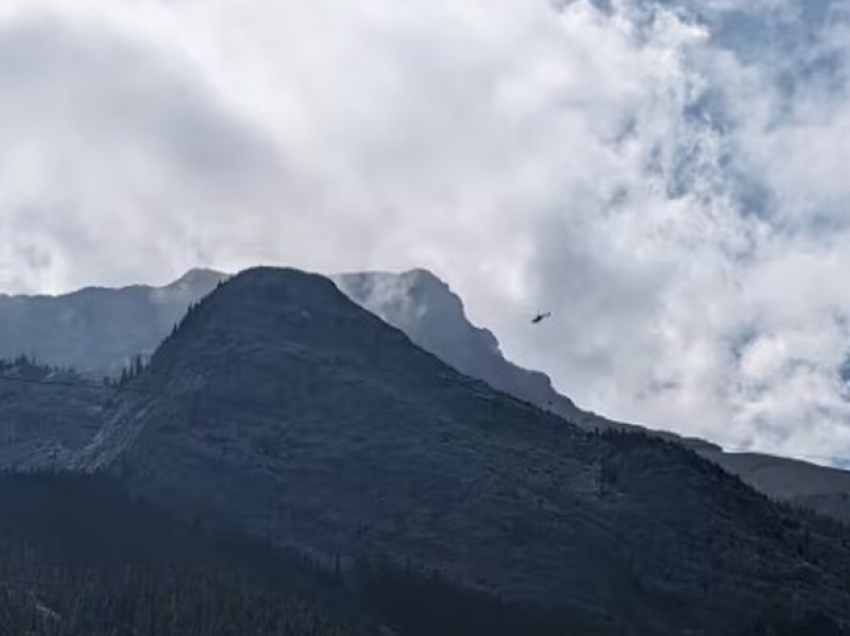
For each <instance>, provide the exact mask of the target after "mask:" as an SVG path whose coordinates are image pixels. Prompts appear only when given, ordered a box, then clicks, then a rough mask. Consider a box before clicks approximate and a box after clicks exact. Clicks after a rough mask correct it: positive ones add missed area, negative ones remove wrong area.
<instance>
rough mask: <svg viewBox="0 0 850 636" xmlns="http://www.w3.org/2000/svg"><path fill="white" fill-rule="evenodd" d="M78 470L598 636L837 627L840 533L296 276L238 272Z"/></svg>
mask: <svg viewBox="0 0 850 636" xmlns="http://www.w3.org/2000/svg"><path fill="white" fill-rule="evenodd" d="M77 467H78V468H86V469H88V470H109V471H113V472H114V473H115V474H117V475H121V476H122V479H124V480H125V481H126V483H127V484H129V486H130V487H131V488H132V489H133V490H134V491H135V492H138V493H141V494H143V495H144V496H145V497H147V498H150V499H151V500H152V501H155V502H157V503H159V504H160V505H164V506H166V507H167V508H168V509H170V510H172V511H176V512H179V513H180V514H182V515H184V516H187V517H191V518H194V519H197V520H201V521H202V522H203V523H207V524H212V525H225V526H226V525H230V526H234V527H236V528H237V529H239V530H241V531H246V532H249V533H251V534H252V535H254V536H257V537H262V538H263V539H268V540H271V541H272V542H274V543H275V544H277V545H285V546H290V547H294V548H297V549H299V550H303V551H306V552H308V553H311V554H314V555H316V556H317V557H318V558H320V559H326V560H327V561H328V562H332V561H334V560H336V559H340V560H341V561H342V562H350V561H351V560H354V559H362V558H377V557H385V558H388V559H390V560H391V561H394V562H397V563H406V564H409V565H410V566H411V567H414V568H436V569H438V570H439V571H441V572H442V573H443V574H444V575H445V576H447V577H448V579H449V580H450V581H453V582H455V583H458V584H462V585H463V586H465V587H468V588H474V589H480V590H485V591H488V592H490V593H494V594H499V595H501V596H502V597H503V598H506V599H510V600H515V601H526V602H534V603H537V604H544V605H547V606H553V607H555V606H556V607H559V608H562V610H564V611H568V612H569V613H570V615H572V616H575V617H580V618H581V620H583V621H587V622H588V624H594V625H595V626H596V628H598V629H602V628H611V629H622V630H626V629H630V630H632V632H631V633H641V634H648V633H685V632H686V631H688V630H690V633H724V634H725V633H732V632H734V630H736V629H740V628H743V627H746V626H748V625H750V624H752V623H753V622H755V621H757V620H760V619H762V618H763V617H766V616H770V615H771V613H772V612H774V611H775V608H777V607H782V608H786V609H788V608H791V611H793V612H800V613H802V612H809V611H811V612H821V613H823V614H825V615H827V616H830V617H832V618H833V619H835V620H839V621H843V620H847V619H850V552H848V549H847V541H848V535H847V532H846V530H845V529H844V528H843V527H842V526H838V525H831V524H829V523H826V522H822V521H819V520H817V519H808V518H803V517H801V516H800V515H799V514H797V513H794V512H792V511H791V510H789V509H786V508H783V507H781V506H778V505H776V504H773V503H771V502H770V501H769V500H768V499H766V498H765V497H763V496H761V495H759V494H757V493H756V492H755V491H753V490H751V489H750V488H748V487H747V486H745V485H744V484H742V483H741V482H740V481H738V480H737V479H735V478H733V477H730V476H729V475H728V474H726V473H725V472H723V471H722V470H720V469H718V468H717V467H716V466H715V465H713V464H711V463H710V462H707V461H705V460H703V459H702V458H700V457H699V456H697V455H696V454H695V453H693V452H691V451H689V450H687V449H685V448H683V447H681V446H680V445H678V444H673V443H669V442H666V441H664V440H660V439H655V438H652V437H651V436H647V435H643V434H622V433H607V434H597V433H588V432H585V431H582V430H581V429H579V428H578V427H575V426H573V425H571V424H569V423H567V422H566V421H565V420H563V419H562V418H559V417H556V416H554V415H552V414H548V413H546V412H544V411H542V410H540V409H537V408H536V407H534V406H532V405H531V404H529V403H527V402H523V401H519V400H517V399H515V398H512V397H509V396H507V395H506V394H504V393H500V392H498V391H496V390H494V389H493V388H491V387H490V386H489V385H487V384H486V383H484V382H482V381H479V380H474V379H470V378H468V377H466V376H464V375H461V374H460V373H459V372H458V371H456V370H455V369H452V368H451V367H449V366H447V365H445V364H444V363H442V362H441V361H440V360H439V359H438V358H436V357H435V356H433V355H431V354H429V353H426V352H425V351H423V350H422V349H420V348H418V347H416V346H415V345H414V344H413V342H412V341H411V340H410V339H409V338H408V337H407V336H406V335H404V334H403V333H402V332H401V331H398V330H396V329H394V328H392V327H390V326H388V325H387V324H386V323H385V322H383V321H381V320H380V319H378V318H377V317H375V316H374V315H373V314H371V313H369V312H367V311H365V310H363V309H361V308H360V307H358V306H357V305H355V304H354V303H352V302H351V301H349V300H348V299H347V298H346V297H345V296H344V295H343V294H341V293H340V292H339V291H338V289H337V288H336V287H335V286H334V285H333V284H332V283H331V282H330V281H328V280H327V279H325V278H322V277H319V276H315V275H309V274H304V273H301V272H298V271H295V270H276V269H269V268H262V269H256V270H250V271H247V272H245V273H243V274H240V275H238V276H236V277H235V278H233V279H231V280H229V281H228V282H227V283H225V284H224V285H223V286H222V287H221V288H220V289H218V290H217V291H215V292H214V293H213V294H211V295H210V296H209V297H208V298H206V299H205V300H204V301H203V302H202V303H201V304H200V305H199V306H198V307H196V308H194V309H193V310H192V311H191V312H190V313H189V314H188V316H187V317H186V319H185V320H184V321H183V324H182V326H181V327H180V329H179V330H177V331H176V332H175V333H174V334H173V335H172V336H171V337H170V338H168V339H167V341H166V342H165V343H164V344H163V346H162V347H161V348H160V349H159V350H158V351H157V353H156V354H155V355H154V357H153V359H152V361H151V364H150V366H149V367H148V368H147V369H146V370H145V371H144V372H143V373H142V374H141V376H140V377H138V378H136V379H135V380H134V381H133V382H132V383H130V385H129V386H127V387H126V388H125V389H124V390H123V391H122V392H121V393H120V395H119V396H118V398H117V399H116V400H115V403H114V404H113V405H112V406H111V408H110V409H109V411H108V413H107V424H106V426H105V428H104V430H103V431H102V432H101V433H99V434H98V436H97V438H96V439H95V440H94V442H93V443H92V444H91V445H90V446H89V447H88V448H87V449H86V450H85V452H83V453H82V454H81V455H80V456H79V458H78V460H77Z"/></svg>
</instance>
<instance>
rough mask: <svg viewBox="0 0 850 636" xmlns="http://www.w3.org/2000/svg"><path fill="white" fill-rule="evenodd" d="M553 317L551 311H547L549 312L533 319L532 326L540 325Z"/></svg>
mask: <svg viewBox="0 0 850 636" xmlns="http://www.w3.org/2000/svg"><path fill="white" fill-rule="evenodd" d="M551 317H552V312H551V311H547V312H545V313H542V314H537V315H536V316H535V317H534V318H532V319H531V324H533V325H539V324H540V323H541V322H543V321H544V320H546V319H547V318H551Z"/></svg>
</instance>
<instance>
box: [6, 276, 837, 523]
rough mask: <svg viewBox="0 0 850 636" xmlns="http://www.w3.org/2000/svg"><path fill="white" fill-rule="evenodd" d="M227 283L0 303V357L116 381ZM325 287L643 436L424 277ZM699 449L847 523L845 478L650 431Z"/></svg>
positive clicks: (432, 342) (421, 338) (463, 367)
mask: <svg viewBox="0 0 850 636" xmlns="http://www.w3.org/2000/svg"><path fill="white" fill-rule="evenodd" d="M227 278H228V275H227V274H225V273H222V272H217V271H214V270H204V269H199V270H192V271H190V272H188V273H187V274H186V275H184V276H182V277H181V278H180V279H178V280H176V281H175V282H173V283H171V284H169V285H167V286H165V287H160V288H156V287H150V286H143V285H137V286H131V287H126V288H123V289H104V288H88V289H84V290H81V291H79V292H75V293H73V294H68V295H64V296H56V297H48V296H29V297H28V296H2V295H0V358H12V357H15V356H17V355H19V354H22V353H24V354H29V355H33V356H34V357H36V358H37V359H38V360H39V361H42V362H45V363H49V364H53V365H60V366H62V365H64V366H74V367H77V368H79V369H82V370H84V371H87V372H89V373H92V374H95V375H101V374H109V375H112V376H117V375H118V373H120V371H121V369H123V368H124V367H126V366H127V364H128V363H129V362H130V361H131V360H132V358H133V357H134V356H136V355H139V354H142V355H145V356H149V355H150V354H152V353H153V351H155V350H156V348H157V347H158V346H159V344H160V343H161V342H162V340H163V339H164V338H165V337H166V336H167V335H168V333H170V331H171V330H172V329H173V327H174V325H175V324H176V323H177V322H178V321H179V320H180V319H181V318H182V317H183V315H184V314H185V313H186V310H187V309H188V308H189V306H190V305H192V304H193V303H196V302H198V301H199V300H200V299H201V298H203V297H204V296H206V295H207V294H208V293H210V292H211V291H213V290H214V289H215V288H216V286H217V285H219V284H220V283H221V282H222V281H224V280H226V279H227ZM332 280H333V281H334V282H335V283H336V284H337V286H338V287H339V288H340V289H341V290H342V291H343V292H344V293H345V294H346V295H347V296H348V297H349V298H351V299H352V300H353V301H355V302H356V303H358V304H359V305H361V306H363V307H365V308H366V309H368V310H369V311H371V312H372V313H374V314H376V315H377V316H379V317H380V318H381V319H383V320H384V321H386V322H387V323H389V324H391V325H393V326H394V327H396V328H398V329H401V330H402V331H403V332H404V333H406V334H407V335H408V337H410V338H411V340H413V342H414V343H416V344H417V345H419V346H420V347H422V348H423V349H425V350H426V351H429V352H431V353H433V354H434V355H436V356H437V357H439V358H440V359H442V360H443V361H444V362H446V363H448V364H449V365H451V366H453V367H454V368H455V369H457V370H459V371H460V372H461V373H463V374H465V375H468V376H470V377H475V378H479V379H481V380H484V381H485V382H487V383H488V384H489V385H490V386H492V387H494V388H496V389H498V390H500V391H504V392H505V393H508V394H510V395H513V396H514V397H517V398H519V399H521V400H525V401H527V402H530V403H532V404H535V405H536V406H538V407H539V408H542V409H545V410H547V411H551V412H553V413H555V414H557V415H560V416H561V417H564V418H565V419H567V420H569V421H570V422H573V423H574V424H576V425H578V426H580V427H582V428H585V429H591V430H644V429H642V427H636V426H634V425H631V424H626V423H621V422H613V421H611V420H608V419H606V418H604V417H601V416H598V415H595V414H592V413H588V412H586V411H583V410H582V409H580V408H578V407H577V406H576V405H575V404H574V403H573V402H572V400H570V399H569V398H567V397H565V396H563V395H561V394H560V393H558V392H557V391H555V389H554V387H553V386H552V383H551V380H550V379H549V378H548V377H547V376H546V375H545V374H543V373H539V372H534V371H529V370H526V369H523V368H521V367H518V366H516V365H514V364H512V363H511V362H510V361H508V360H507V359H505V357H504V355H503V354H502V352H501V350H500V348H499V343H498V341H497V339H496V337H495V336H494V335H493V334H492V333H491V332H490V331H488V330H486V329H481V328H478V327H476V326H474V325H473V324H471V322H470V321H469V319H468V318H467V316H466V313H465V310H464V307H463V302H462V300H461V299H460V298H459V297H458V296H457V295H456V294H454V293H453V292H452V290H451V289H450V287H449V286H448V285H447V284H446V283H445V282H444V281H442V280H440V279H439V278H437V277H436V276H434V275H433V274H432V273H430V272H428V271H426V270H422V269H417V270H412V271H409V272H403V273H400V274H395V273H388V272H364V273H352V274H340V275H337V276H333V277H332ZM654 434H657V435H662V436H664V437H665V438H667V439H672V440H677V441H680V442H682V443H684V444H686V445H687V446H688V447H690V448H692V449H694V450H697V451H698V452H700V453H701V454H703V455H704V456H705V457H707V458H709V459H711V460H712V461H714V462H716V463H718V464H720V465H721V466H723V467H724V468H725V469H727V470H729V471H730V472H732V473H734V474H736V475H739V476H741V477H742V478H743V479H744V480H745V481H746V482H747V483H749V484H750V485H752V486H754V487H755V488H757V489H758V490H760V491H761V492H764V493H765V494H767V495H769V496H771V497H774V498H778V499H782V500H786V501H791V502H794V503H797V504H799V505H803V506H805V507H807V508H812V509H815V510H818V511H820V512H823V513H826V514H829V515H831V516H835V517H838V518H841V519H846V520H850V472H847V471H843V470H837V469H830V468H824V467H820V466H814V465H811V464H808V463H805V462H800V461H795V460H790V459H785V458H777V457H769V456H763V455H755V454H727V453H724V452H723V451H722V449H720V448H719V447H718V446H716V445H714V444H711V443H709V442H706V441H704V440H698V439H682V438H680V437H678V436H676V435H673V434H668V433H657V432H655V433H654Z"/></svg>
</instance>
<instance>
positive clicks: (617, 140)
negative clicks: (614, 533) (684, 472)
mask: <svg viewBox="0 0 850 636" xmlns="http://www.w3.org/2000/svg"><path fill="white" fill-rule="evenodd" d="M846 4H847V3H846V2H845V0H809V1H808V2H805V3H804V2H803V0H765V1H763V2H758V3H753V2H746V3H745V2H743V1H740V2H739V1H738V0H723V1H722V2H721V1H720V0H717V1H715V2H711V3H696V2H691V1H690V0H681V2H673V1H672V0H670V1H667V2H664V3H663V6H659V5H655V4H653V3H651V2H646V1H644V2H639V3H638V2H634V1H632V0H617V1H614V2H611V3H610V6H609V8H607V9H603V8H597V7H596V6H595V5H593V4H591V3H590V2H589V1H586V0H576V1H573V2H569V3H566V4H563V5H562V6H561V7H560V8H559V9H556V8H555V7H554V6H553V5H552V4H550V3H547V2H545V1H543V0H540V1H539V2H538V1H534V0H532V1H530V2H529V1H528V0H497V1H495V2H494V1H492V0H489V1H487V2H485V1H484V0H467V1H466V2H464V3H457V2H449V1H448V0H429V1H427V2H426V1H425V0H414V1H411V2H406V3H398V2H393V1H392V0H366V1H364V2H360V3H354V4H352V3H349V2H343V1H342V0H315V1H314V2H311V3H309V4H304V3H295V2H288V1H284V2H278V3H268V2H262V1H261V0H240V1H239V2H236V1H235V0H204V1H201V0H170V1H165V0H136V1H134V2H130V1H129V0H121V1H118V2H113V3H109V5H108V6H107V7H104V6H103V3H99V2H94V1H93V0H61V1H60V0H27V1H26V2H24V1H22V0H8V1H7V2H5V3H3V8H2V9H0V95H2V96H3V99H2V100H0V287H2V288H5V289H8V290H34V289H46V290H54V291H55V290H59V289H65V288H69V287H73V286H77V285H80V284H84V283H90V282H99V283H119V282H129V281H136V280H140V279H148V280H150V279H153V280H159V281H162V280H165V279H167V278H169V277H171V276H174V275H177V274H178V273H180V271H181V270H183V269H186V268H187V267H189V266H191V265H195V264H209V265H215V266H218V267H222V268H228V269H234V268H237V267H240V266H245V265H250V264H253V263H255V262H259V261H262V262H278V263H288V264H295V265H299V266H303V267H307V268H313V269H320V270H324V271H329V272H330V271H337V270H342V269H345V270H352V269H364V268H405V267H413V266H423V267H430V268H432V269H434V270H436V271H437V273H439V274H441V275H442V276H444V277H445V278H447V279H448V280H449V281H450V282H451V283H452V284H453V286H455V287H456V288H457V289H458V291H459V292H461V294H462V295H463V296H464V297H465V298H466V299H467V301H468V304H469V305H470V310H471V313H472V314H473V316H474V317H475V318H476V319H477V320H478V321H479V322H480V323H482V324H485V325H488V326H492V327H493V328H494V331H495V332H496V333H497V334H498V335H499V336H500V338H501V339H502V340H503V342H504V345H505V349H506V350H507V351H508V353H509V354H510V355H511V356H513V357H515V358H517V359H519V360H520V361H523V362H526V363H527V364H530V365H531V366H535V367H540V368H542V369H544V370H546V371H548V372H550V373H551V374H552V375H553V376H554V378H555V380H556V382H557V384H558V385H559V386H560V387H561V388H563V389H564V390H565V391H566V392H567V393H569V394H570V395H571V396H573V397H574V398H575V399H576V400H577V401H578V402H579V403H581V404H584V405H587V406H589V407H592V408H594V409H596V410H598V411H601V412H605V413H607V414H609V415H612V416H615V417H619V418H623V419H628V420H639V421H644V422H647V423H650V424H656V425H659V426H666V427H669V428H675V429H677V430H679V431H682V432H685V433H692V434H700V435H705V436H707V437H710V438H712V439H716V440H719V441H722V442H726V443H729V444H730V445H733V446H749V445H753V446H755V447H758V448H761V449H764V450H772V451H780V452H786V453H791V454H818V455H823V454H829V455H836V454H840V453H845V454H848V455H850V413H848V407H847V403H846V402H845V400H844V397H845V396H844V392H845V388H844V386H843V383H842V381H841V379H840V378H839V377H838V374H837V370H838V368H839V367H840V366H841V365H842V364H843V361H844V358H845V354H846V350H847V347H848V344H850V333H848V332H850V329H848V322H850V320H848V316H850V289H848V290H845V287H846V286H845V285H843V282H842V280H843V273H844V272H845V271H847V265H850V263H847V262H846V261H847V260H848V258H850V257H848V256H845V254H850V250H848V249H847V247H848V246H849V245H848V244H850V228H848V223H847V221H848V212H850V209H848V205H847V203H848V200H850V191H848V186H847V181H846V179H845V178H844V177H843V169H844V166H845V165H846V164H847V160H848V159H850V157H848V146H847V144H846V141H845V140H846V132H848V129H850V99H848V91H847V86H848V76H847V64H846V62H847V51H848V50H850V49H848V46H847V45H848V43H850V40H848V37H847V34H848V30H847V23H846V21H845V20H844V18H843V17H842V14H841V11H840V9H841V8H842V7H845V6H846ZM827 17H828V19H827ZM550 308H551V309H553V310H554V311H555V317H554V319H553V320H551V321H548V322H547V323H546V324H545V325H543V326H541V328H538V329H531V328H529V325H528V316H529V315H530V314H532V313H533V312H534V311H536V310H538V309H550Z"/></svg>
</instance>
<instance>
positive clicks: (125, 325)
mask: <svg viewBox="0 0 850 636" xmlns="http://www.w3.org/2000/svg"><path fill="white" fill-rule="evenodd" d="M223 278H224V275H223V274H220V273H218V272H214V271H211V270H192V271H190V272H189V273H187V274H186V275H185V276H183V277H182V278H180V279H179V280H177V281H175V282H173V283H171V284H170V285H167V286H165V287H149V286H144V285H135V286H132V287H125V288H123V289H104V288H99V287H92V288H87V289H82V290H80V291H78V292H74V293H72V294H67V295H63V296H7V295H0V358H6V359H11V358H15V357H17V356H19V355H27V356H30V357H31V358H34V359H36V360H38V361H39V362H41V363H44V364H49V365H53V366H70V367H75V368H77V369H79V370H81V371H85V372H88V373H94V374H98V375H108V374H111V375H117V374H118V373H120V371H121V369H122V368H124V367H125V366H127V365H128V364H129V362H130V361H131V360H132V359H133V357H135V356H137V355H150V354H151V353H153V352H154V350H155V349H156V348H157V346H159V343H160V342H162V339H163V338H164V337H165V335H166V334H168V332H169V331H170V330H171V329H172V328H173V327H174V324H175V323H176V322H178V321H179V320H180V318H182V317H183V315H184V314H185V313H186V309H187V308H188V307H189V305H190V304H191V303H193V302H196V301H197V300H199V299H200V298H202V297H203V296H205V295H206V294H208V293H209V292H210V291H211V290H212V289H214V288H215V286H216V285H217V284H218V283H219V281H221V280H222V279H223Z"/></svg>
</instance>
